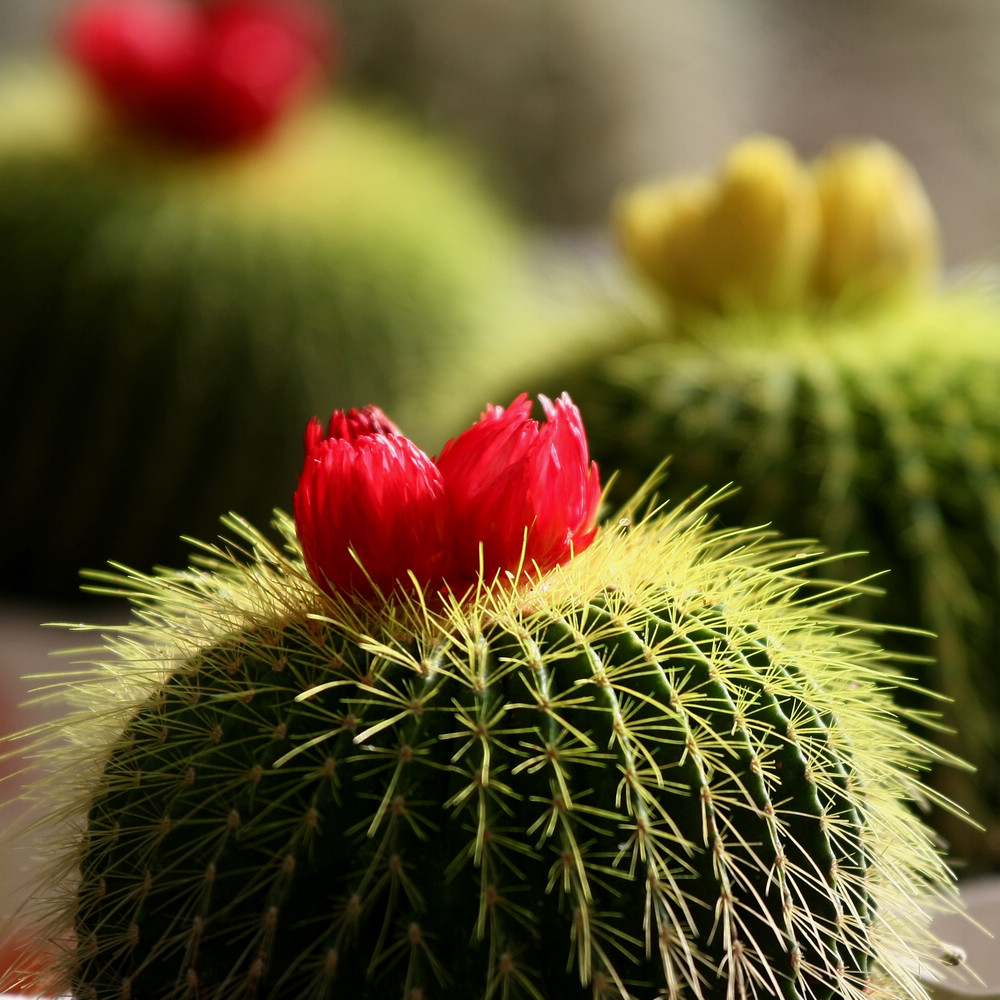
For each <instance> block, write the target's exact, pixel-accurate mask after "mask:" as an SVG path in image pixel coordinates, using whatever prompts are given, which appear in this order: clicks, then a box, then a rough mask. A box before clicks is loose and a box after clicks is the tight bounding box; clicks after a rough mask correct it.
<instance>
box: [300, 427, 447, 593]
mask: <svg viewBox="0 0 1000 1000" xmlns="http://www.w3.org/2000/svg"><path fill="white" fill-rule="evenodd" d="M305 446H306V459H305V465H304V466H303V469H302V475H301V476H300V478H299V488H298V490H297V491H296V493H295V524H296V527H297V529H298V535H299V541H300V542H301V544H302V554H303V557H304V558H305V563H306V568H307V569H308V570H309V574H310V576H312V578H313V579H314V580H315V581H316V582H317V583H318V584H319V585H320V586H321V587H323V588H324V589H325V590H328V591H330V592H331V593H334V592H339V593H343V594H349V595H352V596H353V597H356V598H358V599H360V600H372V599H373V598H374V597H375V596H376V595H378V594H381V595H382V596H388V595H389V594H390V593H392V591H394V590H396V589H398V588H399V587H401V586H402V587H405V588H410V587H411V586H412V581H413V579H414V578H415V579H416V581H417V585H418V586H421V587H423V586H426V585H430V586H432V587H433V586H439V585H440V583H441V581H442V579H443V574H444V572H445V570H446V568H447V565H448V561H449V556H450V536H451V525H450V508H449V505H448V498H447V495H446V493H445V487H444V481H443V479H442V478H441V473H440V472H439V471H438V469H437V466H435V465H434V463H433V462H432V461H431V460H430V459H429V458H428V457H427V455H425V454H424V453H423V452H422V451H421V450H420V449H419V448H418V447H417V446H416V445H415V444H413V442H412V441H410V440H409V439H408V438H405V437H403V435H402V434H400V433H399V432H398V431H397V429H396V427H395V426H394V425H393V423H392V422H391V421H390V420H389V419H388V418H387V417H386V416H385V415H384V414H383V413H382V411H381V410H379V409H377V408H376V407H366V408H365V409H364V410H361V411H357V410H351V411H350V412H348V413H343V412H339V411H338V412H337V413H334V415H333V417H332V418H331V419H330V423H329V426H328V428H327V431H326V433H325V434H324V432H323V428H322V426H321V425H320V423H319V421H318V420H316V419H313V420H312V421H310V423H309V426H308V427H307V428H306V434H305ZM411 574H412V577H411Z"/></svg>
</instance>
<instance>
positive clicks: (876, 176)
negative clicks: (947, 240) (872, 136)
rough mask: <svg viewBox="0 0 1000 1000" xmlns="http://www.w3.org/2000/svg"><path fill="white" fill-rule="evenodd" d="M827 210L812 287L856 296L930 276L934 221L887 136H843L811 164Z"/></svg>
mask: <svg viewBox="0 0 1000 1000" xmlns="http://www.w3.org/2000/svg"><path fill="white" fill-rule="evenodd" d="M813 175H814V177H815V182H816V190H817V194H818V197H819V204H820V211H821V215H822V239H821V241H820V246H819V253H818V256H817V260H816V270H815V276H814V288H815V294H816V295H817V296H818V297H820V298H822V299H826V300H839V299H846V300H848V301H855V300H857V299H861V298H866V297H870V296H880V295H884V294H886V293H890V292H892V291H894V290H900V289H902V290H905V289H908V288H913V287H914V286H920V285H922V284H925V283H926V282H927V281H928V280H929V279H930V278H931V277H932V276H933V274H934V273H935V272H936V270H937V267H938V262H939V240H938V227H937V221H936V219H935V216H934V210H933V208H932V207H931V204H930V201H929V200H928V198H927V194H926V192H925V191H924V188H923V186H922V184H921V183H920V179H919V178H918V177H917V174H916V172H915V171H914V169H913V167H912V166H911V165H910V164H909V163H908V162H907V161H906V160H905V159H904V158H903V157H902V156H901V155H900V154H899V153H898V152H897V151H896V150H895V149H893V148H892V147H891V146H889V145H887V144H886V143H884V142H874V141H873V142H863V143H858V142H856V143H844V144H842V145H839V146H837V147H835V148H834V149H832V150H831V151H830V152H829V153H828V154H826V155H825V156H824V157H822V158H821V159H820V160H818V161H817V162H816V163H815V165H814V166H813Z"/></svg>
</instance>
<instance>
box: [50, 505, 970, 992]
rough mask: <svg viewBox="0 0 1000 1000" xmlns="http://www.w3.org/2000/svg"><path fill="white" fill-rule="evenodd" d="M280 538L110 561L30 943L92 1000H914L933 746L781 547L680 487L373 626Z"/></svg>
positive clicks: (930, 877) (931, 860)
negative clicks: (54, 883) (671, 507)
mask: <svg viewBox="0 0 1000 1000" xmlns="http://www.w3.org/2000/svg"><path fill="white" fill-rule="evenodd" d="M276 523H277V524H278V525H279V527H280V528H281V529H282V531H283V533H284V535H285V540H286V543H287V545H286V549H287V550H288V551H280V550H278V549H277V548H275V547H274V546H273V545H272V544H271V543H270V542H268V541H267V540H265V539H264V538H263V537H262V536H261V535H259V534H258V533H256V532H255V531H253V530H252V529H250V528H249V527H248V526H247V525H246V524H245V523H244V522H240V521H237V520H233V519H230V520H229V521H228V528H229V529H230V531H231V532H233V533H234V536H235V538H236V542H235V543H232V544H231V545H230V546H228V547H227V548H225V549H209V550H208V552H207V553H203V558H202V559H200V560H199V563H198V565H197V567H196V568H193V569H191V570H189V571H186V572H170V571H163V572H161V573H158V574H156V575H153V576H145V575H141V574H134V573H125V574H112V575H110V576H108V577H107V578H106V581H105V583H106V586H107V589H108V590H109V591H111V592H115V593H118V594H121V593H123V592H125V593H129V594H130V595H131V599H132V601H133V604H134V606H135V609H136V619H135V622H134V623H133V625H132V626H130V627H129V628H127V629H126V630H125V632H124V633H122V634H121V636H120V637H119V638H118V639H116V640H112V642H111V645H110V647H107V648H105V649H103V651H101V652H99V653H98V657H99V660H100V665H99V667H98V668H97V672H96V674H95V675H94V677H93V678H92V680H91V682H90V683H83V684H80V682H78V681H76V680H74V681H73V682H72V683H71V685H70V688H71V691H72V693H73V695H74V697H76V698H79V699H80V700H81V702H82V704H83V705H84V706H85V708H84V711H83V713H82V714H81V717H80V720H79V724H78V727H77V730H76V735H77V740H76V741H75V742H74V743H73V745H72V746H71V748H70V749H69V751H68V752H67V766H66V770H65V774H64V777H65V779H66V781H67V783H68V785H69V786H70V788H71V792H70V796H71V798H75V800H76V801H75V805H72V804H71V805H69V806H66V807H65V811H64V813H63V814H62V815H63V816H64V817H69V818H70V819H71V820H74V821H75V824H76V825H75V829H76V833H75V835H74V836H73V837H71V839H72V840H73V841H74V842H73V843H72V844H71V845H70V846H69V848H68V849H64V850H63V851H62V855H61V857H60V859H59V861H58V863H57V865H56V868H55V870H57V872H61V873H63V875H64V877H65V873H66V872H69V871H74V870H75V871H76V872H77V874H76V875H73V876H70V877H69V878H68V881H67V882H66V883H65V884H63V885H61V886H59V887H58V891H59V892H60V893H61V902H59V903H57V904H56V909H57V911H58V913H57V916H56V919H55V920H54V921H53V922H52V925H51V927H50V931H49V933H50V935H51V937H52V939H53V940H64V939H65V936H66V935H67V934H69V935H70V936H71V937H74V938H75V940H76V947H75V948H73V949H70V950H69V951H68V952H67V954H66V957H65V962H64V966H63V967H64V981H63V982H62V983H61V984H60V985H61V986H63V987H68V988H71V989H72V991H73V994H74V996H76V997H77V998H78V1000H110V998H112V997H114V998H116V1000H117V998H121V997H135V998H139V997H142V998H147V1000H155V998H180V997H198V998H213V1000H230V998H236V997H243V996H250V995H253V996H257V997H268V998H271V1000H292V998H294V1000H300V998H301V1000H306V998H319V997H330V998H334V997H343V996H357V997H365V998H370V1000H381V998H400V997H403V998H406V1000H418V998H424V1000H430V998H434V997H449V998H451V997H455V998H459V997H461V998H475V997H482V998H488V997H512V998H513V997H534V998H544V1000H562V998H569V997H576V996H579V997H584V996H592V997H601V998H603V997H628V998H633V997H634V998H652V997H654V996H658V995H659V996H662V995H669V996H671V997H674V996H677V997H679V996H690V997H696V998H702V1000H708V998H720V1000H722V998H744V997H782V998H787V1000H804V998H807V997H808V998H824V997H831V998H832V997H837V998H860V997H862V996H867V995H870V993H871V992H872V991H874V990H879V991H882V990H884V991H885V992H884V993H881V994H880V995H884V996H887V997H900V998H903V997H921V996H924V991H923V988H922V986H921V985H920V984H919V982H918V981H917V979H916V977H915V971H914V970H915V969H916V964H915V963H918V962H919V961H925V960H927V958H928V957H929V955H930V954H931V953H932V952H933V949H934V947H935V944H934V941H933V939H932V937H931V935H930V934H929V932H928V928H927V924H928V914H929V912H930V911H929V909H928V907H929V906H943V907H953V906H954V905H955V899H954V889H953V887H952V884H951V879H950V876H949V874H948V872H947V870H946V868H945V867H944V865H943V862H942V860H941V858H940V857H939V855H938V854H937V852H936V850H935V848H934V845H933V841H932V838H931V836H930V835H929V833H928V832H927V831H926V830H925V829H924V828H923V826H922V825H921V824H920V822H919V821H917V820H915V819H914V817H913V815H912V813H911V811H910V805H911V804H912V802H913V801H914V800H917V799H921V800H922V799H923V797H924V794H925V793H924V791H923V790H922V788H921V785H920V782H919V778H918V774H919V772H920V771H921V770H922V769H923V768H925V767H926V766H927V765H928V764H929V763H930V762H931V761H932V760H934V759H937V758H938V756H939V754H938V753H937V751H935V750H933V749H932V748H931V747H930V746H929V745H927V744H925V743H922V742H921V741H920V740H918V739H917V738H916V737H915V736H913V735H912V733H911V731H910V730H908V729H907V728H905V727H904V726H903V725H902V724H901V723H900V722H899V721H898V719H897V709H896V708H895V707H894V705H893V703H892V699H891V696H890V694H889V693H888V691H887V690H886V686H885V683H884V681H885V665H884V663H883V660H884V659H885V654H883V653H882V652H881V651H880V650H879V648H878V647H877V646H876V645H874V644H873V643H871V642H870V641H868V640H867V639H865V638H863V637H861V636H860V635H859V634H858V632H857V630H856V629H855V628H854V627H845V626H844V625H841V624H838V622H837V619H836V617H835V614H834V611H835V607H836V605H837V604H838V603H839V602H840V601H842V600H843V598H844V596H845V591H843V590H842V589H839V588H838V589H837V590H835V591H832V592H830V593H826V594H821V595H819V596H818V597H814V598H812V599H810V600H804V599H803V595H802V594H801V593H800V591H801V587H802V581H801V580H800V579H799V577H798V571H799V569H801V564H802V563H803V562H808V560H807V559H805V557H803V556H802V554H801V553H799V552H797V550H796V549H795V547H793V546H789V545H787V544H786V543H778V542H776V541H774V540H773V539H769V538H767V537H766V536H764V535H761V534H760V533H754V532H718V531H714V530H711V529H710V528H709V527H708V525H707V523H706V512H705V510H704V509H701V508H695V509H685V508H684V507H683V506H682V507H680V508H678V509H677V510H675V511H674V513H672V514H669V515H668V514H659V515H657V516H655V517H652V518H649V519H644V520H640V521H638V522H637V523H632V522H631V521H630V520H629V519H628V518H623V520H622V521H621V522H620V524H619V527H618V528H617V529H616V530H611V529H609V530H606V531H605V532H603V533H602V534H601V535H600V536H599V537H598V540H597V541H596V542H595V543H594V545H592V546H591V548H590V549H588V550H587V551H586V552H584V553H582V554H580V555H578V556H577V557H576V558H575V559H574V560H572V561H571V562H570V563H569V564H568V565H566V566H564V567H560V568H558V569H556V570H554V571H552V572H550V573H549V574H547V575H546V576H545V577H544V578H543V579H542V580H541V581H539V582H538V583H537V584H536V585H534V586H532V587H529V588H527V589H521V590H520V591H517V592H515V593H509V592H494V591H489V590H483V591H481V592H480V593H478V594H477V595H476V596H475V598H474V600H472V601H471V602H469V603H464V604H458V603H455V604H453V605H450V606H448V607H446V608H445V610H444V611H443V612H434V611H430V610H427V609H426V608H423V607H420V606H416V605H414V606H409V605H406V604H405V603H400V604H389V605H386V606H384V607H382V608H380V609H375V610H374V611H373V612H372V613H371V614H368V613H367V612H364V613H358V612H356V611H355V610H352V609H351V608H350V607H345V606H343V605H342V603H341V602H339V601H337V600H336V599H333V598H330V597H328V596H325V595H324V594H322V593H321V592H320V591H318V590H317V589H316V588H315V587H314V586H313V584H312V583H311V582H310V581H309V580H308V578H307V577H306V575H305V572H304V569H303V566H302V564H301V560H300V558H299V555H298V552H297V547H296V542H295V540H294V529H293V528H292V527H291V525H290V524H289V523H288V522H287V521H285V520H284V519H281V518H279V519H278V521H277V522H276ZM102 706H103V710H102ZM62 734H63V727H62V726H60V727H59V732H58V733H57V734H56V736H57V737H61V736H62ZM81 743H82V745H83V747H85V753H84V754H83V756H84V757H85V758H86V759H90V760H92V761H93V762H94V765H95V770H96V773H95V774H94V775H93V779H92V780H91V781H90V782H85V783H82V784H83V785H84V786H85V787H84V790H83V791H82V792H81V791H80V789H81V777H80V758H81V752H80V745H81ZM71 825H73V824H72V823H71ZM39 895H41V896H46V895H48V894H45V893H42V894H39Z"/></svg>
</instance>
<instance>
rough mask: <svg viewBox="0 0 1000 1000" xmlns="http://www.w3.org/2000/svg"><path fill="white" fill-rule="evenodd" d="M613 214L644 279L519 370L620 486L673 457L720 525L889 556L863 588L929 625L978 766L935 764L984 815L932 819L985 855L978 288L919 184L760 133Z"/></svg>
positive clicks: (670, 487) (995, 635)
mask: <svg viewBox="0 0 1000 1000" xmlns="http://www.w3.org/2000/svg"><path fill="white" fill-rule="evenodd" d="M614 222H615V228H616V232H617V233H618V235H619V238H620V242H621V245H622V246H623V247H624V249H625V254H626V258H627V260H628V262H629V263H630V264H631V265H632V267H633V269H634V273H635V274H636V276H637V279H638V280H637V282H636V284H635V285H633V292H634V294H633V295H632V297H631V299H630V303H631V305H627V306H621V307H617V308H613V309H609V308H604V309H601V310H596V309H595V317H596V318H595V320H594V324H593V325H594V327H599V328H600V333H599V334H597V335H596V337H595V332H594V330H593V329H591V330H588V331H586V332H587V335H588V336H589V337H590V338H592V339H597V340H598V341H599V346H597V347H595V348H592V349H588V351H587V352H586V356H585V357H583V358H582V359H581V358H567V359H566V360H565V363H563V364H559V365H557V366H555V370H553V371H549V372H540V371H539V370H536V371H534V372H533V373H531V374H530V375H528V376H527V377H526V378H522V379H521V380H520V381H521V382H522V383H525V382H526V383H527V384H530V385H532V386H533V387H534V388H537V389H538V390H539V391H551V388H552V387H553V386H555V385H560V386H562V385H565V386H566V387H567V389H568V391H569V392H571V393H572V395H573V397H574V399H576V400H577V401H578V403H579V405H580V408H581V410H582V412H583V413H584V416H585V417H586V419H587V421H588V425H589V426H590V427H591V428H592V433H591V443H592V447H593V450H594V453H595V455H596V457H597V459H598V461H599V462H601V463H602V465H603V467H605V468H608V469H618V470H620V474H619V478H618V480H617V481H616V489H617V490H618V491H619V493H618V495H619V496H622V495H627V494H628V492H629V491H630V490H632V489H634V488H635V486H636V485H637V484H638V483H641V482H642V480H643V479H644V478H645V477H646V476H647V475H648V474H649V473H650V471H651V470H652V469H654V468H655V467H657V465H658V464H659V463H661V462H662V461H663V460H664V459H665V458H666V457H667V456H673V458H672V462H671V465H670V472H669V476H668V479H667V485H666V492H667V493H668V494H669V495H671V496H674V497H678V498H681V497H685V496H687V495H689V494H690V493H691V492H693V491H695V490H698V489H702V488H706V487H707V488H708V489H709V490H715V489H719V488H721V487H723V486H725V485H726V484H727V483H731V482H732V483H735V484H736V485H737V487H738V490H737V492H735V493H734V494H733V495H732V496H731V497H729V498H727V500H726V501H725V502H724V503H723V504H722V505H721V506H720V508H719V511H720V516H721V517H722V518H723V520H724V521H725V522H726V523H729V524H744V523H751V524H764V523H767V524H771V525H773V526H774V527H775V528H776V529H778V530H780V531H781V532H783V533H786V534H789V535H791V536H794V537H807V538H817V539H819V540H820V541H821V543H822V544H823V545H824V546H825V547H827V548H829V549H830V550H834V551H841V552H843V551H862V552H865V553H867V554H868V556H867V559H866V561H865V563H864V565H865V567H866V568H867V570H868V571H869V572H870V573H871V574H879V573H881V572H882V571H884V570H889V573H888V575H886V576H882V577H879V578H878V579H876V580H874V581H873V587H875V588H878V587H883V586H884V588H885V589H886V591H887V594H886V596H885V597H881V596H880V597H879V598H878V599H877V600H873V601H872V602H871V603H863V604H862V605H859V607H860V608H863V613H864V614H868V615H872V616H876V617H878V618H880V619H884V620H887V621H890V622H892V623H894V624H897V625H901V626H906V627H908V628H912V629H919V630H929V631H930V632H933V633H934V634H935V638H934V639H930V638H927V637H925V636H923V635H919V634H913V635H910V636H908V637H904V636H900V637H895V638H894V640H893V641H894V643H895V644H896V645H898V646H899V647H900V648H902V649H905V650H906V651H908V652H909V653H913V654H916V655H918V656H920V657H928V656H929V657H931V658H932V659H931V660H926V661H925V660H920V661H918V662H914V663H913V664H912V666H911V667H909V668H908V669H909V670H910V671H911V672H913V673H914V674H915V675H916V676H917V677H918V678H919V680H920V681H921V683H922V684H924V685H926V686H927V687H930V688H933V689H935V690H938V691H941V692H943V693H944V694H946V695H947V696H948V697H949V698H951V699H953V704H951V705H948V706H946V707H945V709H944V719H945V722H946V724H947V725H948V726H949V727H951V728H952V729H954V730H955V732H954V733H953V734H952V735H951V736H949V737H947V742H948V745H949V746H951V747H953V748H954V749H956V750H957V752H959V753H960V754H961V755H962V756H965V757H968V758H969V759H970V760H971V761H972V762H973V763H974V764H976V765H977V766H978V769H979V770H978V774H977V775H976V776H974V777H973V776H970V775H963V774H960V773H958V772H955V771H949V772H947V773H945V772H942V774H941V776H940V780H941V782H942V783H943V784H942V787H944V788H946V789H947V791H948V793H949V794H950V795H952V796H953V797H955V798H957V799H958V800H959V801H960V802H961V803H962V805H963V806H965V807H967V808H968V809H969V810H970V812H971V813H972V814H973V815H974V816H975V817H976V818H978V819H979V820H981V821H982V822H984V823H986V824H987V832H986V834H985V835H980V834H978V833H977V832H976V831H974V830H972V829H971V828H967V827H964V826H962V825H956V824H954V823H953V822H952V820H951V818H950V817H949V816H947V815H944V816H941V817H940V822H941V827H942V829H943V830H944V831H945V833H946V835H947V837H948V839H949V840H950V842H951V844H952V849H953V851H954V853H955V855H956V856H957V857H959V858H962V859H963V860H964V861H966V862H968V863H970V864H971V865H972V866H973V867H976V866H979V867H986V868H993V867H994V866H996V865H998V864H1000V719H998V717H997V714H996V706H997V705H998V704H1000V679H998V675H997V672H996V671H995V670H994V663H995V661H996V658H997V655H998V654H1000V517H998V512H1000V403H998V400H1000V336H998V334H1000V304H998V303H997V301H996V298H995V296H994V294H993V291H992V289H990V288H989V287H984V286H982V285H977V284H975V283H974V282H971V281H969V282H965V283H961V284H956V285H953V286H946V285H944V284H942V282H941V279H940V276H939V271H938V259H939V254H940V251H939V246H938V234H937V226H936V222H935V218H934V213H933V211H932V209H931V207H930V205H929V203H928V199H927V197H926V195H925V193H924V191H923V188H922V186H921V184H920V182H919V179H918V178H917V177H916V175H915V173H914V172H913V170H912V168H911V167H910V166H909V164H908V163H907V162H906V161H905V160H904V159H903V158H902V157H901V156H900V154H899V153H898V152H896V151H895V150H893V149H892V148H890V147H889V146H887V145H886V144H884V143H881V142H875V141H870V142H852V143H843V144H840V145H838V146H836V147H834V148H833V149H831V150H830V151H829V152H828V153H826V154H825V155H824V156H822V157H820V158H819V159H818V160H817V161H816V162H814V163H811V164H809V163H802V162H799V161H798V159H797V158H796V157H795V156H794V154H793V153H792V151H791V149H790V148H789V147H788V145H787V144H785V143H783V142H782V141H780V140H777V139H773V138H770V137H766V136H763V137H754V138H751V139H748V140H746V141H745V142H744V143H743V144H741V145H740V146H738V147H737V148H736V149H734V150H733V151H732V152H731V153H730V155H729V156H728V157H727V158H726V161H725V163H724V164H723V166H722V167H721V168H720V170H719V172H718V174H717V175H716V176H707V177H701V178H696V179H693V180H678V181H669V182H667V183H665V184H661V185H656V186H650V187H645V188H640V189H638V190H636V191H633V192H627V193H625V194H624V195H623V196H622V197H621V198H620V199H619V201H618V202H617V204H616V206H615V211H614ZM640 284H641V288H640ZM644 291H648V292H650V293H651V294H650V295H649V296H648V298H647V297H644V294H643V293H644ZM856 571H857V565H856V564H855V563H853V562H851V563H850V564H849V565H848V567H847V568H846V569H843V570H842V571H841V572H844V573H848V574H853V573H855V572H856ZM925 707H927V706H925Z"/></svg>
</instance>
